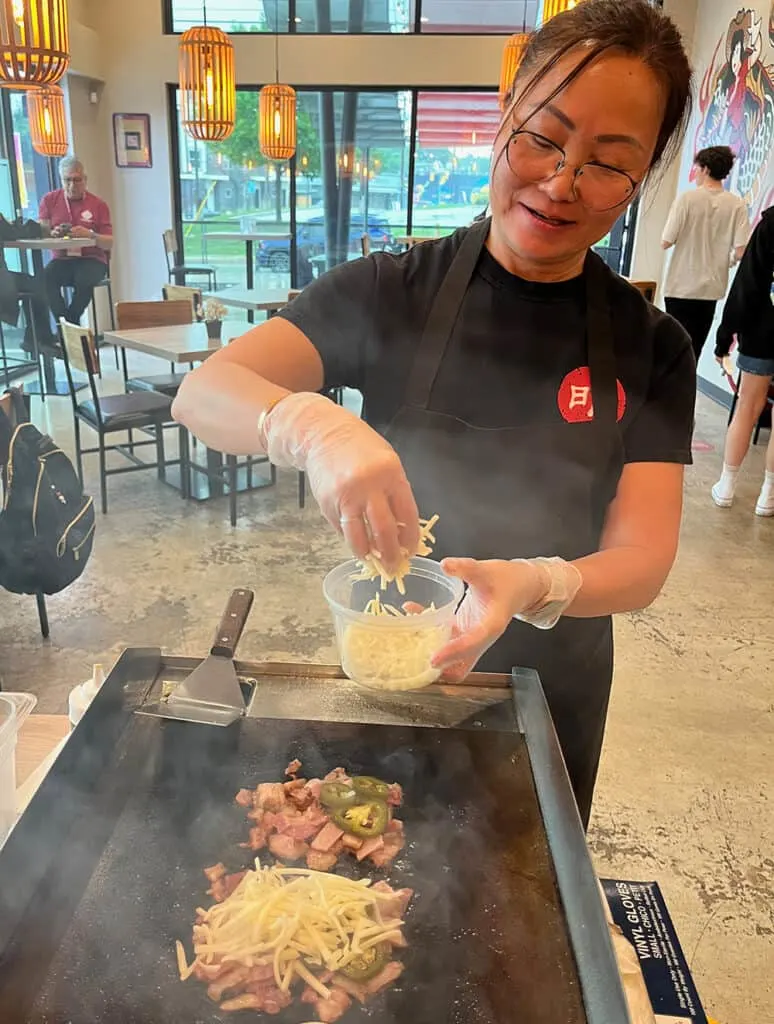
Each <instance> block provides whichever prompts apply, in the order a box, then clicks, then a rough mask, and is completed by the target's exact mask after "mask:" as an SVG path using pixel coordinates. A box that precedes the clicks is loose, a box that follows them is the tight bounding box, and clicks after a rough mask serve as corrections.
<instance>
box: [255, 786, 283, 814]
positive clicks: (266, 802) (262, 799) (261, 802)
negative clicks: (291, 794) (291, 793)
mask: <svg viewBox="0 0 774 1024" xmlns="http://www.w3.org/2000/svg"><path fill="white" fill-rule="evenodd" d="M256 792H257V794H258V796H257V800H256V804H257V806H258V807H260V808H261V810H262V811H281V810H282V808H283V807H284V806H285V787H284V786H283V785H282V783H281V782H262V783H261V784H260V785H259V786H258V789H257V790H256Z"/></svg>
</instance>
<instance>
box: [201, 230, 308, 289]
mask: <svg viewBox="0 0 774 1024" xmlns="http://www.w3.org/2000/svg"><path fill="white" fill-rule="evenodd" d="M204 237H205V238H212V239H214V240H215V241H218V242H244V243H245V263H246V269H247V287H248V288H252V287H253V285H254V284H255V276H254V275H255V243H256V242H289V241H290V239H291V237H292V236H291V235H290V233H289V232H287V233H285V232H281V231H213V232H211V233H210V232H208V233H207V234H206V235H205V236H204Z"/></svg>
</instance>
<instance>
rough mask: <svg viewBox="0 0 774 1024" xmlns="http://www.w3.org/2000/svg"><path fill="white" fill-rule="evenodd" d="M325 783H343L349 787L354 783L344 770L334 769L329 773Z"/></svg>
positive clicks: (324, 780)
mask: <svg viewBox="0 0 774 1024" xmlns="http://www.w3.org/2000/svg"><path fill="white" fill-rule="evenodd" d="M323 782H343V783H345V785H347V786H349V785H351V783H352V779H351V778H350V777H349V775H347V773H346V772H345V771H344V769H343V768H334V769H333V771H332V772H328V774H327V775H326V776H325V778H324V779H323Z"/></svg>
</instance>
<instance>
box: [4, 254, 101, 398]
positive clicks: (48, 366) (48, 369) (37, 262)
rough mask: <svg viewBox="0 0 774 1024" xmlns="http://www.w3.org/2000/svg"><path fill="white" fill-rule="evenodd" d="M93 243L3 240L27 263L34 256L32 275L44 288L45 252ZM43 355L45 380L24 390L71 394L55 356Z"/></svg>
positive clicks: (43, 395) (37, 392)
mask: <svg viewBox="0 0 774 1024" xmlns="http://www.w3.org/2000/svg"><path fill="white" fill-rule="evenodd" d="M93 245H94V242H93V240H92V239H91V238H20V239H18V240H17V241H15V242H2V246H3V248H4V249H16V250H17V252H22V253H24V257H25V263H26V258H27V253H29V254H30V256H31V257H32V276H33V277H34V278H36V279H37V280H38V281H39V282H40V287H41V289H43V269H44V268H43V253H44V252H63V251H67V250H68V249H79V250H80V249H85V248H87V247H88V246H93ZM42 295H43V296H44V295H45V292H44V291H42ZM32 337H33V339H34V340H35V343H36V346H37V338H36V336H35V332H34V331H33V332H32ZM40 355H41V353H39V352H38V351H37V350H36V351H35V362H36V363H37V362H38V360H39V359H40ZM42 355H43V380H42V381H33V382H32V383H31V384H26V385H25V388H24V390H25V391H26V392H27V393H28V394H30V395H40V396H41V398H42V399H43V401H45V399H46V396H47V395H50V396H59V395H69V394H70V385H69V384H68V383H67V381H66V380H57V379H56V371H55V369H54V359H53V356H50V355H48V354H47V353H45V352H44V353H42Z"/></svg>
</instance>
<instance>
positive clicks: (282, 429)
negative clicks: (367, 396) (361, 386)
mask: <svg viewBox="0 0 774 1024" xmlns="http://www.w3.org/2000/svg"><path fill="white" fill-rule="evenodd" d="M263 433H264V438H265V441H266V453H267V455H268V456H269V458H270V460H271V461H272V462H273V463H274V465H276V466H292V467H293V468H295V469H297V470H300V471H301V472H304V473H306V475H307V478H308V481H309V486H310V488H311V491H312V493H313V494H314V496H315V498H316V500H317V503H318V504H319V506H320V509H321V510H322V513H323V515H324V516H325V518H326V519H327V520H328V522H329V523H330V524H331V525H332V526H333V527H334V529H336V530H338V531H339V533H343V535H344V538H345V540H346V541H347V544H348V545H349V547H350V548H351V550H352V552H353V554H354V555H355V556H356V557H357V558H364V557H365V556H366V555H367V554H369V552H372V551H373V552H378V553H379V555H380V557H381V559H382V561H383V562H384V564H385V567H386V568H387V569H395V568H397V566H398V565H399V563H400V561H401V557H402V554H403V552H410V553H411V554H413V553H414V552H415V551H416V550H417V546H418V544H419V512H418V510H417V505H416V501H415V500H414V495H413V493H412V491H411V486H410V484H409V482H408V479H407V477H406V474H405V472H404V469H403V466H402V465H401V462H400V459H399V458H398V455H397V453H396V452H395V450H394V449H393V448H392V446H391V445H389V444H388V443H387V441H385V440H384V438H383V437H381V436H380V435H379V434H377V433H376V431H375V430H373V429H372V428H371V427H369V426H368V424H367V423H365V422H364V421H363V420H361V419H360V418H359V417H357V416H355V415H353V414H352V413H351V412H348V411H347V410H346V409H343V408H342V407H341V406H339V405H336V404H335V403H334V402H331V401H330V400H329V399H327V398H325V397H324V396H323V395H318V394H313V393H308V392H301V393H297V394H290V395H288V396H287V397H285V398H283V399H282V400H281V401H279V402H278V403H277V404H276V405H275V406H274V408H273V409H271V411H270V412H269V413H268V415H267V416H266V418H265V420H264V424H263Z"/></svg>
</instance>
